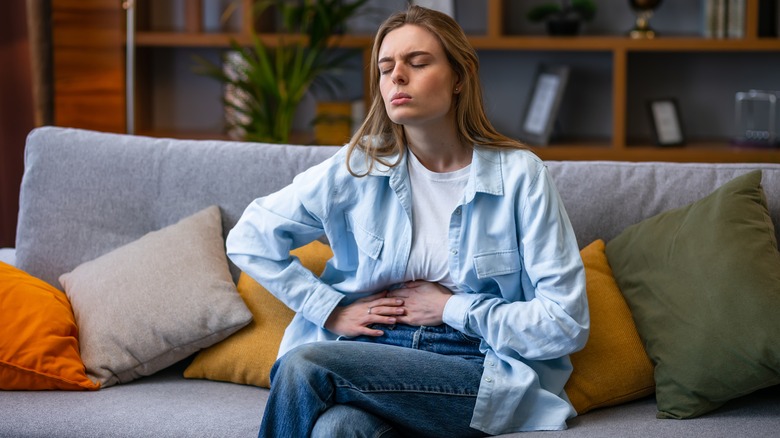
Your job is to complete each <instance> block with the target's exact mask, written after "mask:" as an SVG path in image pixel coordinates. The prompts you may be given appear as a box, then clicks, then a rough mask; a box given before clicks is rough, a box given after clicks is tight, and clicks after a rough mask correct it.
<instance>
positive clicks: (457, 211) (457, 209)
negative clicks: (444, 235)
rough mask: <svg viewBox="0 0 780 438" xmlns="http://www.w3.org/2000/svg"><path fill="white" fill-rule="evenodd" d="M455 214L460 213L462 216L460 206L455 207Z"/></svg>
mask: <svg viewBox="0 0 780 438" xmlns="http://www.w3.org/2000/svg"><path fill="white" fill-rule="evenodd" d="M455 214H456V215H458V216H460V207H458V208H456V209H455Z"/></svg>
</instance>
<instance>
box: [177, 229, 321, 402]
mask: <svg viewBox="0 0 780 438" xmlns="http://www.w3.org/2000/svg"><path fill="white" fill-rule="evenodd" d="M291 254H292V255H294V256H296V257H298V258H299V259H300V260H301V264H302V265H303V266H304V267H306V268H307V269H309V270H310V271H312V272H313V273H314V274H316V275H320V274H321V273H322V271H323V270H324V269H325V263H326V262H327V261H328V260H329V259H330V258H331V257H333V252H332V251H331V249H330V247H329V246H328V245H325V244H323V243H321V242H318V241H316V240H315V241H314V242H312V243H310V244H308V245H305V246H303V247H301V248H298V249H296V250H294V251H292V252H291ZM238 293H239V295H241V298H242V299H243V300H244V303H246V306H247V307H248V308H249V310H250V311H251V312H252V316H253V320H252V322H250V323H249V325H247V326H246V327H244V328H242V329H241V330H239V331H238V332H236V333H235V334H233V335H231V336H230V337H228V338H227V339H225V340H224V341H222V342H220V343H218V344H216V345H213V346H211V347H209V348H207V349H205V350H203V351H201V352H200V353H198V355H197V356H196V357H195V360H193V361H192V363H191V364H190V366H188V367H187V369H186V370H184V377H186V378H189V379H209V380H219V381H223V382H233V383H241V384H244V385H255V386H261V387H263V388H268V387H269V386H270V384H271V382H270V376H271V367H272V366H273V364H274V362H275V361H276V355H277V354H278V353H279V344H280V343H281V342H282V336H283V335H284V330H285V329H286V328H287V326H288V325H289V324H290V321H292V318H293V316H295V312H293V311H292V310H290V308H288V307H287V306H285V305H284V304H282V302H281V301H279V300H278V299H276V297H274V296H273V295H271V293H270V292H268V290H267V289H266V288H264V287H263V286H261V285H260V284H259V283H257V282H256V281H255V280H253V279H252V278H251V277H249V276H248V275H247V274H245V273H243V272H242V273H241V277H240V278H239V279H238Z"/></svg>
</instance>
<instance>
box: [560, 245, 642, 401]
mask: <svg viewBox="0 0 780 438" xmlns="http://www.w3.org/2000/svg"><path fill="white" fill-rule="evenodd" d="M580 255H581V256H582V261H583V263H584V264H585V279H586V287H587V293H588V303H589V306H590V338H589V339H588V343H587V345H585V348H584V349H582V350H581V351H578V352H577V353H574V354H572V355H571V361H572V364H573V365H574V372H573V373H572V375H571V378H570V379H569V382H568V383H567V384H566V388H565V389H566V394H567V395H568V396H569V399H570V400H571V402H572V404H573V405H574V409H576V410H577V413H579V414H584V413H585V412H588V411H590V410H591V409H596V408H601V407H606V406H613V405H617V404H620V403H625V402H627V401H630V400H634V399H637V398H640V397H644V396H647V395H650V394H652V393H653V392H654V391H655V382H654V380H653V364H652V362H650V359H649V357H648V355H647V353H646V352H645V349H644V346H643V344H642V340H641V339H640V337H639V332H638V331H637V329H636V325H634V321H633V318H632V316H631V311H630V310H629V308H628V304H627V303H626V300H625V299H624V298H623V295H622V294H621V292H620V289H619V288H618V285H617V282H616V281H615V278H614V276H613V274H612V269H611V268H610V266H609V263H608V262H607V256H606V254H605V244H604V241H602V240H596V241H594V242H593V243H591V244H590V245H588V246H587V247H585V248H583V249H582V251H580Z"/></svg>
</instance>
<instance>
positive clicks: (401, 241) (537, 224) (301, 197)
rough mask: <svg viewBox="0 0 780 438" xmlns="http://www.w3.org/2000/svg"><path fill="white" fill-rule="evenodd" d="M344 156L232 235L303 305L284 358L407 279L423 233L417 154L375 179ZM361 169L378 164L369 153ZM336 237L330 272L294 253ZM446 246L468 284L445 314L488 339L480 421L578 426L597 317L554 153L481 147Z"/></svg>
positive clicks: (257, 267)
mask: <svg viewBox="0 0 780 438" xmlns="http://www.w3.org/2000/svg"><path fill="white" fill-rule="evenodd" d="M396 158H397V157H390V158H389V162H395V160H396ZM345 162H346V148H342V149H341V150H340V151H339V152H337V153H336V154H335V155H334V156H333V157H332V158H330V159H328V160H326V161H325V162H323V163H321V164H319V165H316V166H314V167H312V168H310V169H309V170H307V171H305V172H303V173H301V174H300V175H298V176H297V177H296V178H295V180H294V181H293V183H292V184H291V185H289V186H287V187H286V188H284V189H282V190H280V191H279V192H277V193H274V194H271V195H269V196H266V197H263V198H259V199H256V200H255V201H254V202H252V203H251V204H250V205H249V207H247V209H246V211H245V212H244V214H243V216H242V217H241V219H240V220H239V221H238V223H237V224H236V226H235V228H233V230H231V231H230V234H229V236H228V239H227V252H228V255H229V257H230V259H231V260H232V261H233V262H234V263H235V264H236V265H237V266H238V267H239V268H241V269H242V270H243V271H244V272H246V273H247V274H248V275H250V276H251V277H253V278H254V279H256V280H257V281H258V282H260V283H261V284H263V285H264V286H265V287H266V288H267V289H268V290H269V291H271V292H272V293H273V294H274V295H275V296H276V297H277V298H279V299H280V300H281V301H282V302H284V303H285V304H286V305H287V306H288V307H290V308H291V309H292V310H294V311H295V312H296V316H295V317H294V318H293V320H292V322H291V323H290V325H289V326H288V327H287V330H286V331H285V335H284V338H283V340H282V343H281V346H280V349H279V355H280V356H281V355H283V354H284V353H285V352H287V351H289V350H290V349H291V348H293V347H295V346H298V345H300V344H303V343H307V342H312V341H319V340H332V339H335V337H336V336H335V335H334V334H332V333H330V332H328V331H327V330H325V329H324V328H323V326H324V324H325V321H326V320H327V318H328V316H329V315H330V313H331V311H332V310H333V309H334V307H336V305H339V304H348V303H350V302H353V301H354V300H356V299H358V298H361V297H364V296H367V295H370V294H373V293H376V292H379V291H381V290H384V289H386V288H388V287H389V286H391V285H394V284H397V283H399V282H401V281H402V280H403V277H404V273H405V271H406V266H407V261H408V259H409V252H410V248H411V244H412V230H411V224H412V220H411V217H412V209H411V205H412V199H411V192H410V188H409V187H410V185H409V177H408V171H407V166H406V155H405V156H404V158H402V160H401V163H400V165H398V166H395V167H392V168H388V167H387V166H383V165H377V166H376V167H375V168H374V169H373V170H372V171H371V172H370V173H369V175H368V176H366V177H363V178H356V177H354V176H352V175H350V174H349V172H348V171H347V168H346V164H345ZM352 168H353V170H354V171H355V172H356V173H358V174H362V173H365V170H366V163H365V160H364V156H363V155H362V153H361V152H359V151H356V152H355V153H353V156H352ZM323 234H324V235H325V236H327V238H328V240H329V242H330V244H331V248H332V249H333V258H332V259H331V260H330V261H329V262H328V263H327V266H326V267H325V270H324V272H323V273H322V276H321V277H319V278H318V277H317V276H315V275H314V274H312V273H311V272H310V271H309V270H307V269H305V268H304V267H303V266H302V265H301V264H300V262H299V261H298V260H297V259H296V258H294V257H291V256H290V250H292V249H295V248H297V247H300V246H302V245H305V244H307V243H309V242H311V241H312V240H314V239H317V238H319V237H321V236H322V235H323ZM446 250H447V251H448V252H449V268H450V274H451V275H452V278H453V280H454V281H455V282H456V283H457V284H458V285H459V287H460V289H461V290H462V291H464V293H459V294H456V295H453V296H452V297H451V298H450V299H449V301H448V302H447V305H446V307H445V309H444V315H443V320H444V322H445V323H446V324H449V325H450V326H452V327H453V328H455V329H457V330H460V331H462V332H463V333H465V334H467V335H470V336H475V337H479V338H481V339H482V343H481V349H482V350H483V351H484V352H485V353H486V357H485V362H484V372H483V375H482V382H481V383H480V387H479V393H478V396H477V402H476V406H475V408H474V415H473V417H472V421H471V427H473V428H476V429H479V430H482V431H484V432H487V433H490V434H501V433H509V432H518V431H527V430H558V429H564V428H566V420H567V419H568V418H571V417H573V416H574V415H576V413H575V411H574V409H573V408H572V406H571V404H570V403H569V401H568V398H567V397H566V394H565V392H564V385H565V384H566V381H567V380H568V378H569V375H570V374H571V370H572V367H571V362H570V361H569V358H568V355H569V354H570V353H572V352H575V351H577V350H580V349H581V348H583V347H584V346H585V342H586V340H587V337H588V332H589V327H590V320H589V316H588V303H587V296H586V293H585V273H584V268H583V265H582V259H581V258H580V254H579V249H578V247H577V242H576V239H575V237H574V233H573V231H572V227H571V223H570V222H569V219H568V216H567V215H566V211H565V209H564V206H563V203H562V202H561V199H560V196H559V194H558V192H557V190H556V189H555V186H554V184H553V181H552V179H551V177H550V175H549V173H548V171H547V168H546V167H545V166H544V163H542V161H541V160H539V159H538V158H537V157H536V156H535V155H534V154H532V153H531V152H529V151H525V150H512V149H503V150H496V149H489V148H483V147H479V146H477V147H475V149H474V154H473V159H472V165H471V175H470V177H469V181H468V184H467V186H466V190H465V194H464V198H463V200H462V202H461V204H460V205H458V206H457V207H456V208H455V210H454V211H453V212H452V215H451V217H450V223H449V247H448V248H447V249H446Z"/></svg>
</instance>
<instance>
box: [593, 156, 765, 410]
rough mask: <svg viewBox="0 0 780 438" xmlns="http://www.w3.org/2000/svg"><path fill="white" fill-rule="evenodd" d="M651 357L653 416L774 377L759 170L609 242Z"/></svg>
mask: <svg viewBox="0 0 780 438" xmlns="http://www.w3.org/2000/svg"><path fill="white" fill-rule="evenodd" d="M607 258H608V259H609V263H610V265H611V266H612V269H613V270H614V273H615V278H616V279H617V281H618V284H619V285H620V289H621V291H622V292H623V294H624V295H625V297H626V301H627V302H628V304H629V307H630V308H631V312H632V314H633V316H634V319H635V321H636V324H637V328H638V330H639V335H640V336H641V337H642V340H643V342H644V344H645V347H646V349H647V352H648V354H649V355H650V358H651V360H652V361H653V362H654V363H655V381H656V397H657V403H658V417H659V418H691V417H696V416H698V415H701V414H704V413H706V412H708V411H711V410H713V409H715V408H717V407H719V406H721V405H722V404H724V403H725V402H726V401H728V400H730V399H733V398H736V397H739V396H742V395H744V394H748V393H750V392H753V391H755V390H757V389H760V388H764V387H768V386H771V385H776V384H778V383H780V342H777V334H778V333H780V318H778V315H780V253H778V249H777V242H776V239H775V232H774V227H773V225H772V221H771V217H770V216H769V212H768V209H767V204H766V199H765V197H764V192H763V189H762V188H761V171H753V172H750V173H747V174H745V175H742V176H739V177H737V178H735V179H733V180H732V181H730V182H728V183H726V184H724V185H722V186H721V187H720V188H718V189H717V190H715V191H714V192H713V193H712V194H710V195H709V196H707V197H705V198H703V199H701V200H699V201H697V202H694V203H692V204H690V205H688V206H686V207H683V208H679V209H675V210H671V211H668V212H665V213H662V214H659V215H657V216H654V217H652V218H649V219H646V220H644V221H642V222H640V223H638V224H636V225H633V226H631V227H629V228H627V229H626V230H624V231H623V232H622V233H621V234H620V235H618V236H617V237H616V238H615V239H614V240H612V241H610V242H609V243H608V244H607Z"/></svg>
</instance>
